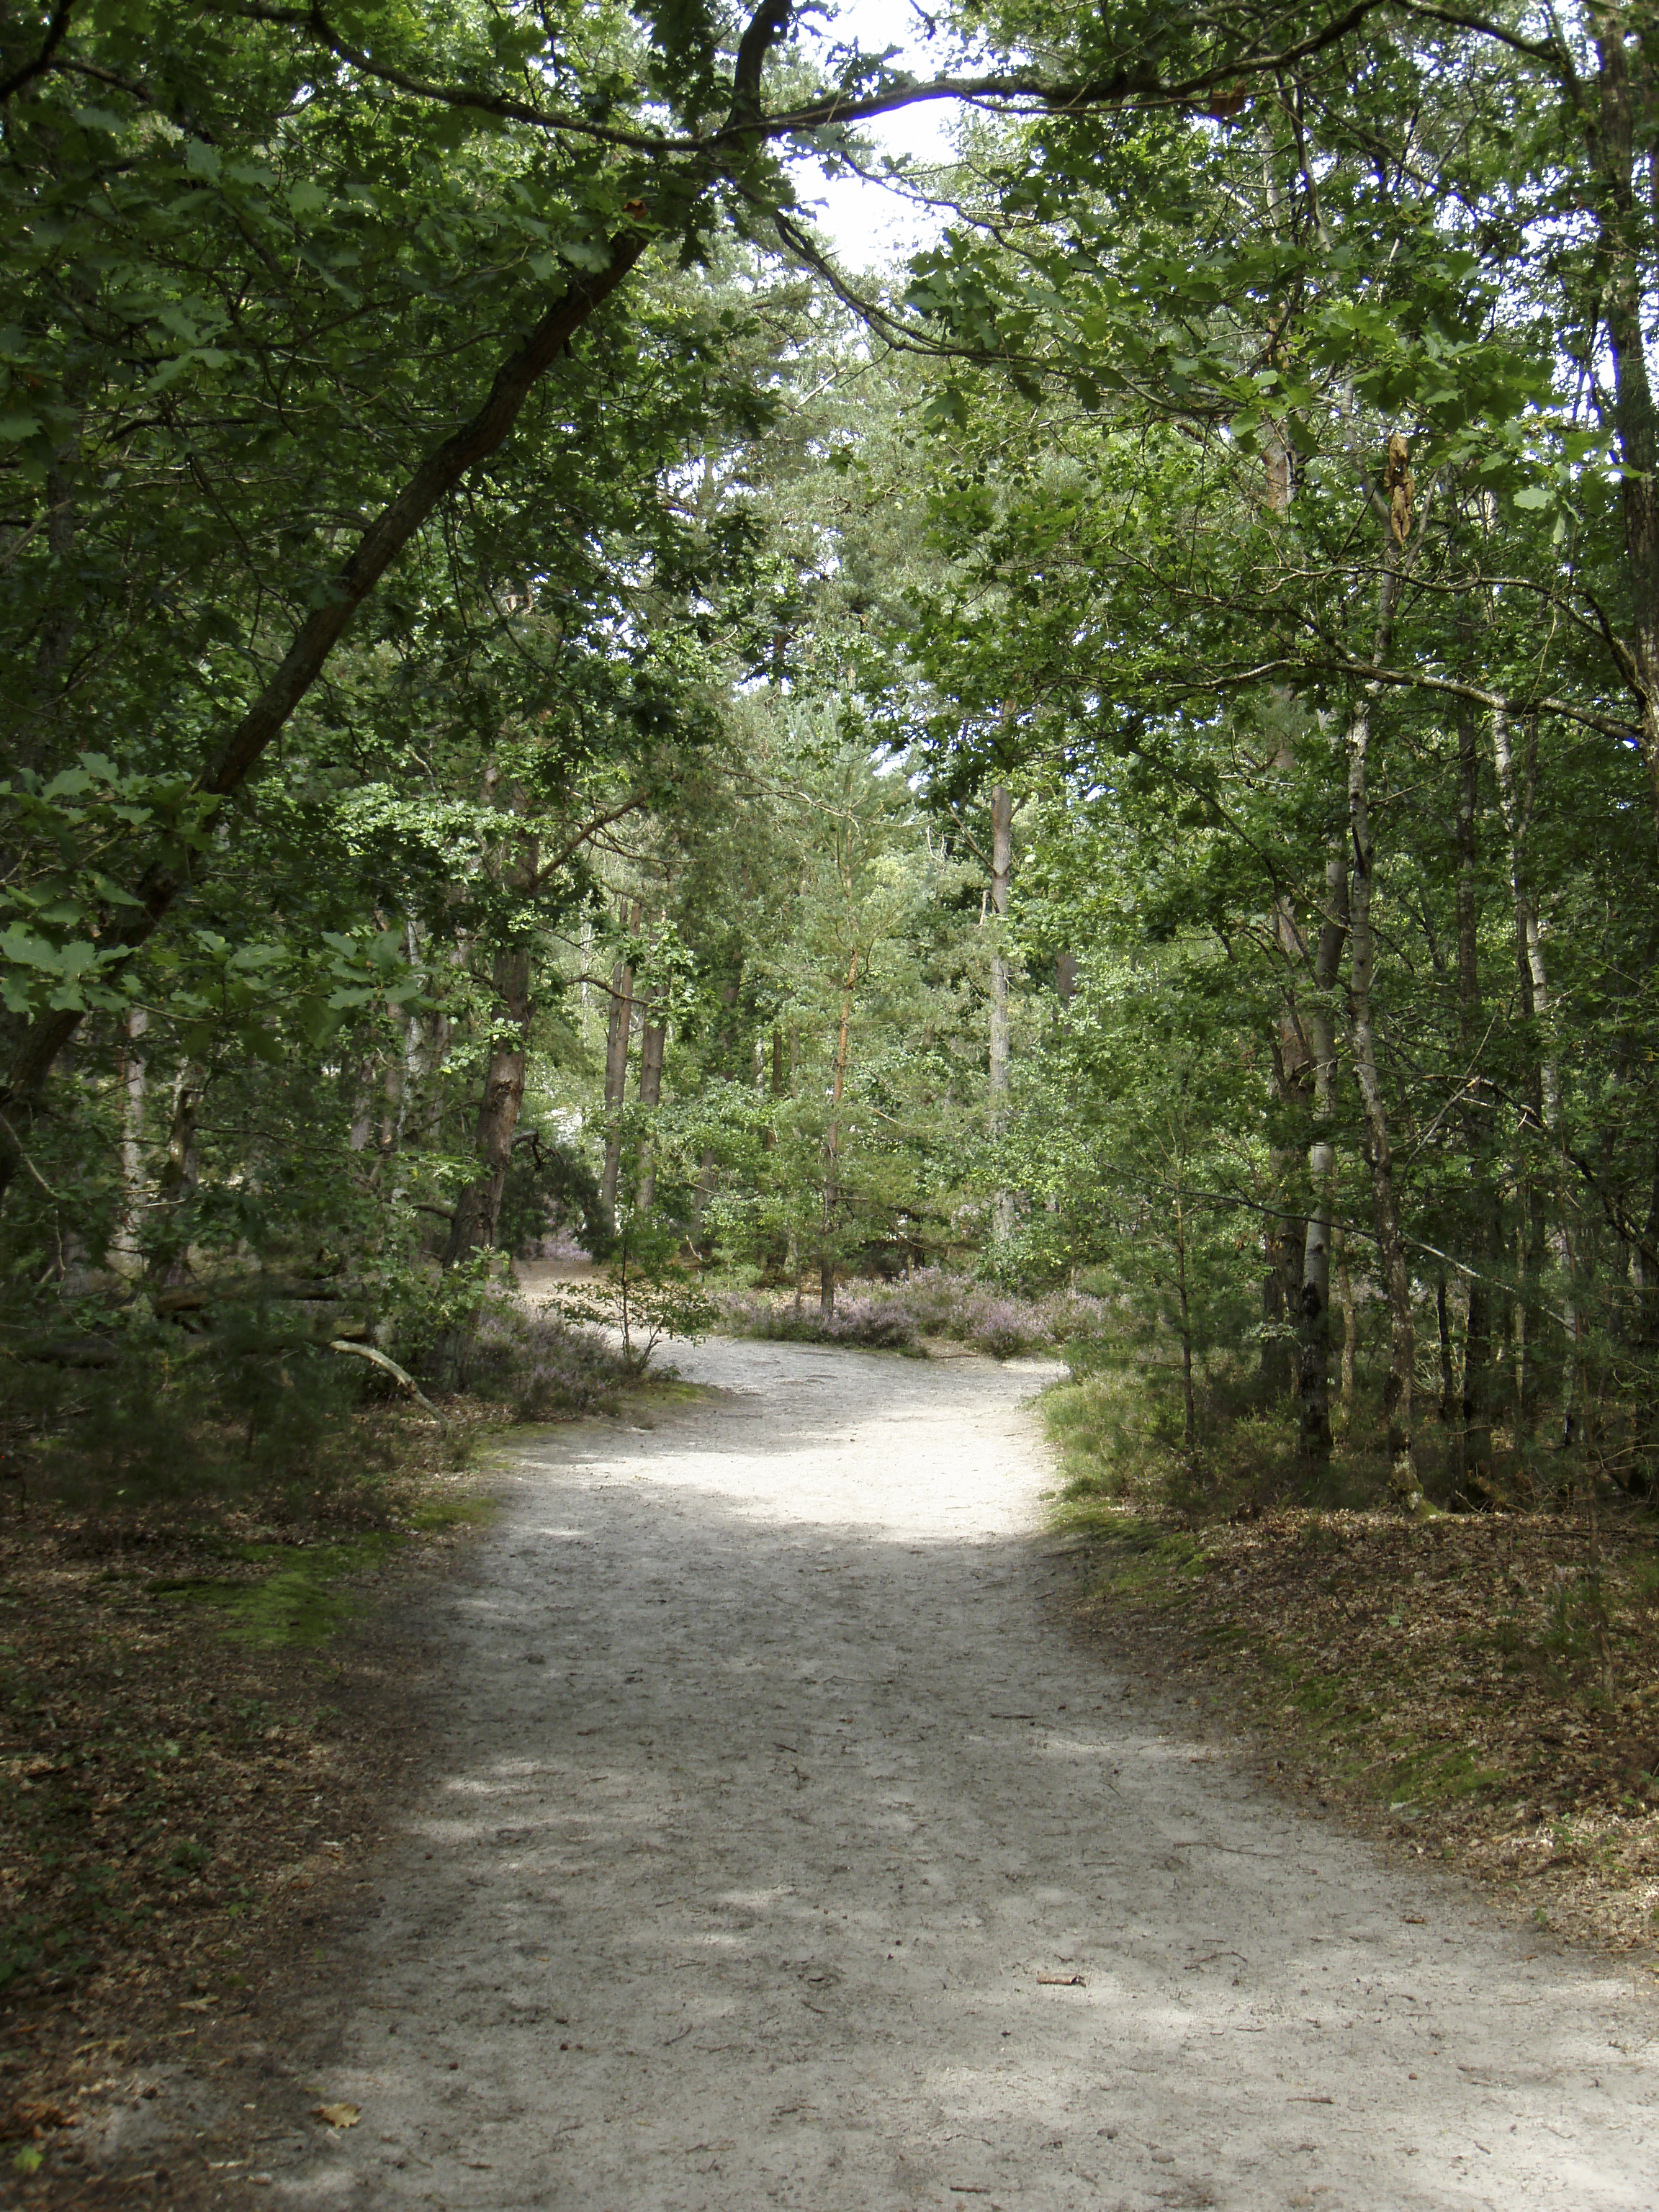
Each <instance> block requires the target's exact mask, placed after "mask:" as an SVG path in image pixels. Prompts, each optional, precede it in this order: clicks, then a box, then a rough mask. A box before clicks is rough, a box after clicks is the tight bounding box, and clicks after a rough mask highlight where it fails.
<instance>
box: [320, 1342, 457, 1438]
mask: <svg viewBox="0 0 1659 2212" xmlns="http://www.w3.org/2000/svg"><path fill="white" fill-rule="evenodd" d="M328 1348H329V1350H330V1351H331V1352H349V1354H350V1355H351V1357H352V1358H354V1359H367V1360H368V1363H369V1364H370V1365H371V1366H373V1367H380V1368H383V1369H384V1370H386V1373H387V1374H388V1375H389V1376H391V1377H392V1381H393V1382H394V1383H398V1384H400V1385H401V1386H402V1388H403V1389H405V1390H407V1391H408V1393H409V1395H410V1397H411V1398H413V1399H414V1400H415V1401H416V1404H417V1405H421V1406H424V1407H426V1410H427V1411H428V1413H430V1414H431V1416H432V1418H433V1419H434V1420H435V1421H441V1420H442V1419H443V1415H442V1414H441V1413H440V1412H439V1411H438V1408H437V1407H435V1405H434V1404H433V1402H432V1401H431V1399H430V1398H428V1396H427V1395H426V1393H425V1391H424V1390H422V1388H421V1386H420V1384H419V1383H417V1382H416V1380H415V1377H414V1376H412V1375H411V1374H410V1372H409V1370H408V1369H407V1368H406V1367H399V1366H398V1363H397V1361H396V1360H395V1359H388V1358H386V1354H385V1352H377V1351H376V1350H375V1348H374V1346H373V1345H372V1344H354V1343H353V1342H352V1341H351V1340H350V1338H349V1337H345V1336H336V1337H331V1339H330V1340H329V1346H328Z"/></svg>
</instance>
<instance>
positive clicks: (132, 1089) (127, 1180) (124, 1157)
mask: <svg viewBox="0 0 1659 2212" xmlns="http://www.w3.org/2000/svg"><path fill="white" fill-rule="evenodd" d="M125 1031H126V1041H125V1044H124V1046H123V1048H122V1051H121V1212H120V1217H119V1218H118V1221H117V1223H116V1225H115V1234H114V1236H113V1237H112V1238H111V1240H110V1261H111V1264H112V1267H114V1269H115V1271H116V1273H118V1274H121V1275H137V1274H140V1273H143V1255H142V1253H141V1252H140V1249H139V1228H138V1223H139V1216H140V1214H141V1213H142V1212H143V1203H144V1199H143V1143H144V1100H145V1096H146V1093H147V1092H148V1091H149V1062H148V1060H146V1058H145V1055H144V1038H145V1036H146V1035H147V1034H148V1032H149V1014H148V1013H147V1012H145V1010H144V1009H143V1006H129V1007H128V1009H127V1018H126V1023H125Z"/></svg>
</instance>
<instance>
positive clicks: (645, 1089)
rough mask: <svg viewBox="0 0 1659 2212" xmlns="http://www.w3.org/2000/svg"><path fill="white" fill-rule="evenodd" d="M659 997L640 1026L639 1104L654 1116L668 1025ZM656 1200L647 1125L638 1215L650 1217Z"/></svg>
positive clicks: (653, 1157) (653, 1150) (642, 1146)
mask: <svg viewBox="0 0 1659 2212" xmlns="http://www.w3.org/2000/svg"><path fill="white" fill-rule="evenodd" d="M662 1014H663V1006H662V1000H661V997H660V994H656V995H653V997H652V998H651V999H650V1000H648V1001H647V1005H646V1008H645V1013H644V1018H643V1020H642V1021H641V1025H640V1103H641V1106H642V1107H644V1108H645V1109H646V1111H647V1114H651V1115H654V1114H655V1112H656V1109H657V1108H658V1107H659V1105H660V1104H661V1103H662V1063H663V1055H664V1053H665V1051H666V1049H667V1045H668V1024H667V1022H666V1021H665V1020H664V1019H663V1018H662ZM656 1196H657V1151H656V1143H655V1139H654V1136H653V1130H652V1127H651V1124H650V1123H649V1122H647V1124H646V1127H645V1132H644V1133H643V1135H642V1136H641V1139H640V1187H639V1194H638V1198H637V1201H636V1202H637V1204H638V1206H639V1209H640V1212H641V1213H649V1212H650V1211H651V1208H652V1206H653V1205H654V1203H655V1202H656Z"/></svg>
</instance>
